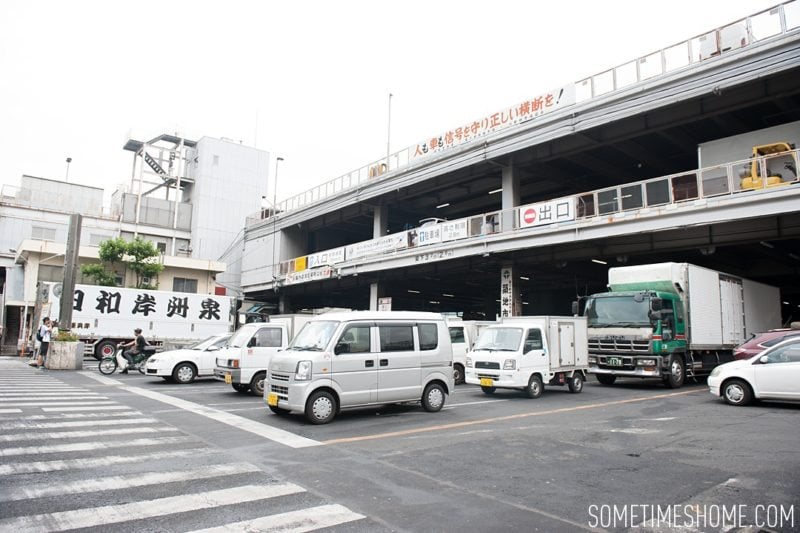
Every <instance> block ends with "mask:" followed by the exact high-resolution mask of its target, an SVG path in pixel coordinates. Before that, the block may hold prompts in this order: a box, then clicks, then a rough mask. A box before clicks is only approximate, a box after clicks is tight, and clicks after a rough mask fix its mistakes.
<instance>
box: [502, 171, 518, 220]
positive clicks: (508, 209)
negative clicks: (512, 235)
mask: <svg viewBox="0 0 800 533" xmlns="http://www.w3.org/2000/svg"><path fill="white" fill-rule="evenodd" d="M501 183H502V186H503V192H502V193H501V194H502V195H503V198H502V200H503V213H502V216H501V226H500V228H501V231H511V230H513V229H514V208H516V207H519V172H518V171H517V169H516V167H515V166H514V163H513V162H511V163H510V164H509V165H508V166H505V167H503V174H502V182H501Z"/></svg>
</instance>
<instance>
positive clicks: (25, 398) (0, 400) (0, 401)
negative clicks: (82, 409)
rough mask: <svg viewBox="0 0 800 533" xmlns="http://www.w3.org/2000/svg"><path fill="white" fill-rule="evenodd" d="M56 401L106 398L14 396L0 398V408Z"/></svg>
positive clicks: (62, 395)
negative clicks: (5, 405) (22, 403)
mask: <svg viewBox="0 0 800 533" xmlns="http://www.w3.org/2000/svg"><path fill="white" fill-rule="evenodd" d="M58 400H70V401H72V400H108V396H100V395H99V394H97V395H94V396H86V395H81V396H67V395H65V394H58V395H54V396H14V397H12V398H0V406H2V405H3V403H5V402H19V401H29V402H52V401H58Z"/></svg>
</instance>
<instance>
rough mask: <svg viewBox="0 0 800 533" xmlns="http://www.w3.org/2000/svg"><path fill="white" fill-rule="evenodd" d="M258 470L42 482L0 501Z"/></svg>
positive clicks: (239, 466) (234, 467)
mask: <svg viewBox="0 0 800 533" xmlns="http://www.w3.org/2000/svg"><path fill="white" fill-rule="evenodd" d="M258 471H259V469H258V467H256V466H254V465H251V464H248V463H233V464H228V465H210V466H202V467H199V468H193V469H189V470H176V471H174V472H146V473H144V474H127V475H123V476H110V477H105V478H100V479H90V480H82V481H76V482H73V483H59V484H55V485H54V484H52V483H47V484H45V483H42V484H40V485H33V486H27V487H21V488H19V489H15V490H14V491H13V493H9V494H6V495H0V501H16V500H27V499H30V498H41V497H43V496H63V495H65V494H83V493H85V492H94V491H106V490H119V489H129V488H133V487H145V486H148V485H160V484H162V483H175V482H179V481H194V480H201V479H210V478H215V477H223V476H233V475H236V474H248V473H252V472H258Z"/></svg>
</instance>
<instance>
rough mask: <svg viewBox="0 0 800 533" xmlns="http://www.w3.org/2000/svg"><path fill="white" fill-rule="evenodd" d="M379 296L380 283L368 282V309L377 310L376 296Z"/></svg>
mask: <svg viewBox="0 0 800 533" xmlns="http://www.w3.org/2000/svg"><path fill="white" fill-rule="evenodd" d="M380 297H381V286H380V283H377V282H375V283H370V284H369V310H370V311H377V310H378V298H380Z"/></svg>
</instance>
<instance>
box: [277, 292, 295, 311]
mask: <svg viewBox="0 0 800 533" xmlns="http://www.w3.org/2000/svg"><path fill="white" fill-rule="evenodd" d="M291 312H292V308H291V302H290V301H289V297H288V296H287V295H286V294H279V295H278V314H279V315H288V314H289V313H291Z"/></svg>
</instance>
